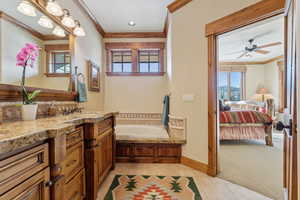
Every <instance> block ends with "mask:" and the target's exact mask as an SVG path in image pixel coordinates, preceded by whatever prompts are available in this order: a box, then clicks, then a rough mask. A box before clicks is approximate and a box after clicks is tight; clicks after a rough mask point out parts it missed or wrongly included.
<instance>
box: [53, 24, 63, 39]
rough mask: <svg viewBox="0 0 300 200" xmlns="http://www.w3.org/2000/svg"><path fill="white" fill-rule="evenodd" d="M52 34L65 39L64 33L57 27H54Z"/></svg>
mask: <svg viewBox="0 0 300 200" xmlns="http://www.w3.org/2000/svg"><path fill="white" fill-rule="evenodd" d="M52 33H53V34H54V35H56V36H58V37H66V34H65V31H64V30H63V29H62V28H61V27H59V26H56V27H55V28H54V30H53V31H52Z"/></svg>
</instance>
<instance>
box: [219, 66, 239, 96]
mask: <svg viewBox="0 0 300 200" xmlns="http://www.w3.org/2000/svg"><path fill="white" fill-rule="evenodd" d="M243 87H244V72H222V71H221V72H220V73H219V98H220V99H223V100H229V101H240V100H242V99H243V97H244V93H243V92H244V89H243Z"/></svg>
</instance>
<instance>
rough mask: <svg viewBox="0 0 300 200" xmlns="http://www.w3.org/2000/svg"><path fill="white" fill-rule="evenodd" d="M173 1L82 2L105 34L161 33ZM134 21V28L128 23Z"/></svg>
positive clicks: (110, 0) (95, 0)
mask: <svg viewBox="0 0 300 200" xmlns="http://www.w3.org/2000/svg"><path fill="white" fill-rule="evenodd" d="M173 1H174V0H84V2H85V4H86V5H87V7H88V8H89V10H90V11H91V12H92V13H93V15H94V16H95V17H96V19H97V21H98V22H99V23H100V24H101V26H102V27H103V29H104V30H105V32H162V31H163V27H164V24H165V19H166V16H167V6H168V5H169V4H170V3H172V2H173ZM131 20H132V21H134V22H135V23H136V25H135V26H134V27H132V26H129V25H128V22H129V21H131Z"/></svg>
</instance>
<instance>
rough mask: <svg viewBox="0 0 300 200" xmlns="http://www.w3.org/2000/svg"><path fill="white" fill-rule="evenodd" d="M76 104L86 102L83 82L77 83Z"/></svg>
mask: <svg viewBox="0 0 300 200" xmlns="http://www.w3.org/2000/svg"><path fill="white" fill-rule="evenodd" d="M77 92H78V102H86V101H87V95H86V87H85V83H84V82H80V81H77Z"/></svg>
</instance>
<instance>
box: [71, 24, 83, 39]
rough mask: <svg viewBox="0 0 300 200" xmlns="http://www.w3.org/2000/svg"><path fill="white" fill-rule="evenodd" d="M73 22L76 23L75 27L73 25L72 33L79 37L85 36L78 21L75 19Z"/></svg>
mask: <svg viewBox="0 0 300 200" xmlns="http://www.w3.org/2000/svg"><path fill="white" fill-rule="evenodd" d="M75 23H76V27H75V29H74V31H73V33H74V34H75V35H76V36H79V37H83V36H85V31H84V29H83V28H82V27H81V26H80V24H79V22H78V21H75Z"/></svg>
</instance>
